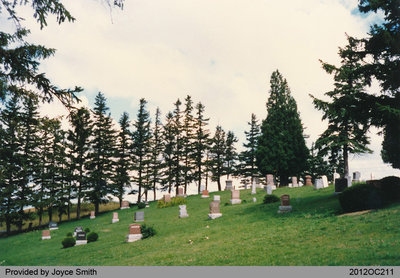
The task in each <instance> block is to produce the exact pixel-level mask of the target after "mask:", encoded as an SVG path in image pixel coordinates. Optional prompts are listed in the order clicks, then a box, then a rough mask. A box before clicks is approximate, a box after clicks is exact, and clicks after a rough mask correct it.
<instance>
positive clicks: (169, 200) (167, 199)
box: [163, 194, 171, 203]
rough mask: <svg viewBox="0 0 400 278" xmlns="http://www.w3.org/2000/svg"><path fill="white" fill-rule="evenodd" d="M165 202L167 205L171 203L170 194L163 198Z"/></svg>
mask: <svg viewBox="0 0 400 278" xmlns="http://www.w3.org/2000/svg"><path fill="white" fill-rule="evenodd" d="M163 201H164V202H165V203H169V202H171V196H170V195H169V194H164V196H163Z"/></svg>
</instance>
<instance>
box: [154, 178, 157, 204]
mask: <svg viewBox="0 0 400 278" xmlns="http://www.w3.org/2000/svg"><path fill="white" fill-rule="evenodd" d="M156 191H157V190H156V182H154V184H153V193H154V200H156V199H157V198H156Z"/></svg>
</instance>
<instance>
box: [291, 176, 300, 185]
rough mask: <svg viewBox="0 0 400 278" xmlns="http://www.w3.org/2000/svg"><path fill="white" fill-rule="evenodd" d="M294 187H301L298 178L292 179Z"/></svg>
mask: <svg viewBox="0 0 400 278" xmlns="http://www.w3.org/2000/svg"><path fill="white" fill-rule="evenodd" d="M292 186H293V187H299V184H298V183H297V177H292Z"/></svg>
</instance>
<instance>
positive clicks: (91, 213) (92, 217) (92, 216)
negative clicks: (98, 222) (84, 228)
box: [90, 211, 96, 219]
mask: <svg viewBox="0 0 400 278" xmlns="http://www.w3.org/2000/svg"><path fill="white" fill-rule="evenodd" d="M95 218H96V215H95V214H94V211H91V212H90V219H95Z"/></svg>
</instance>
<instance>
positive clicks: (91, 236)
mask: <svg viewBox="0 0 400 278" xmlns="http://www.w3.org/2000/svg"><path fill="white" fill-rule="evenodd" d="M98 238H99V235H98V234H97V233H95V232H91V233H89V234H88V236H87V242H94V241H96V240H97V239H98Z"/></svg>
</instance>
